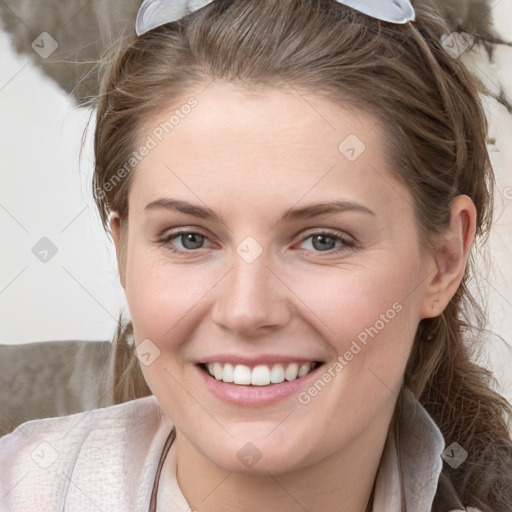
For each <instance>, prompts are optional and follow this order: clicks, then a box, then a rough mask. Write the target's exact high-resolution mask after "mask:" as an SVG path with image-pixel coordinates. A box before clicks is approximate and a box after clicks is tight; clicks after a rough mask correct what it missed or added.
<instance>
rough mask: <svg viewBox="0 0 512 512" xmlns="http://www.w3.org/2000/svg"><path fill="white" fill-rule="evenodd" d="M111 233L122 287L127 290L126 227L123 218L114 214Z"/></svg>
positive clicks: (111, 218)
mask: <svg viewBox="0 0 512 512" xmlns="http://www.w3.org/2000/svg"><path fill="white" fill-rule="evenodd" d="M110 231H111V233H112V239H113V240H114V246H115V248H116V257H117V268H118V271H119V278H120V280H121V286H122V287H123V288H126V282H125V277H126V276H125V267H126V245H127V242H128V241H127V240H126V235H127V233H126V226H124V225H123V222H122V221H121V218H120V217H119V215H118V214H117V213H112V214H111V217H110Z"/></svg>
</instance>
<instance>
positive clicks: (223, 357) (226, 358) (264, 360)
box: [198, 354, 322, 366]
mask: <svg viewBox="0 0 512 512" xmlns="http://www.w3.org/2000/svg"><path fill="white" fill-rule="evenodd" d="M317 361H318V362H322V361H320V359H318V358H315V357H311V358H304V357H298V356H297V357H296V356H288V355H277V354H266V355H265V354H264V355H260V356H258V357H248V356H246V355H239V356H237V355H233V354H216V355H213V356H208V357H204V358H202V359H200V360H199V361H198V364H208V363H231V364H232V365H237V364H243V365H245V366H257V365H259V364H271V363H285V364H289V363H310V362H317Z"/></svg>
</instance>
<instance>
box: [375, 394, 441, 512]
mask: <svg viewBox="0 0 512 512" xmlns="http://www.w3.org/2000/svg"><path fill="white" fill-rule="evenodd" d="M402 394H403V397H402V398H403V408H402V410H403V414H402V415H401V417H397V418H396V422H395V421H393V422H392V423H391V426H390V429H389V432H388V437H387V439H386V444H385V446H384V451H383V454H382V458H381V463H380V465H379V470H378V472H377V479H376V483H375V496H374V502H373V510H374V511H386V512H401V511H402V510H403V509H405V510H414V511H415V512H430V511H431V509H432V502H433V501H434V496H435V494H436V490H437V484H438V480H439V475H440V474H441V470H442V465H443V463H442V458H441V454H442V452H443V450H444V448H445V441H444V438H443V435H442V434H441V431H440V430H439V427H438V426H437V425H436V424H435V423H434V420H433V419H432V418H431V416H430V415H429V414H428V412H427V410H426V409H425V408H424V407H423V406H422V405H421V404H420V403H419V402H418V400H417V399H416V398H415V396H414V394H413V393H412V391H411V390H410V389H409V388H407V387H405V388H404V389H403V391H402Z"/></svg>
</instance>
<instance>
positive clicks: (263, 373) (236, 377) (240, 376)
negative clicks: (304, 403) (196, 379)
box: [207, 362, 314, 386]
mask: <svg viewBox="0 0 512 512" xmlns="http://www.w3.org/2000/svg"><path fill="white" fill-rule="evenodd" d="M313 366H314V363H304V364H301V365H300V366H299V364H298V363H290V364H288V365H287V366H286V368H285V367H284V366H283V365H282V364H274V365H272V367H271V368H270V366H269V365H265V364H260V365H257V366H255V367H254V368H253V369H252V370H251V368H250V367H249V366H246V365H244V364H237V365H235V366H234V367H233V365H232V364H230V363H218V362H215V363H208V365H207V368H208V372H209V373H210V375H212V377H215V378H216V379H217V380H222V381H224V382H233V383H234V384H239V385H244V386H248V385H250V384H252V385H253V386H268V385H269V384H279V383H281V382H284V380H285V379H286V380H287V381H292V380H295V379H297V378H300V377H304V375H306V374H308V373H309V372H310V371H311V369H312V368H313Z"/></svg>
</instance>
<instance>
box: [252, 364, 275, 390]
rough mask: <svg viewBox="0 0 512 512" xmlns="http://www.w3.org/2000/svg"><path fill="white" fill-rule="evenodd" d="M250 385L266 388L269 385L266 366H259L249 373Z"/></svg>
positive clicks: (268, 371) (268, 372) (268, 373)
mask: <svg viewBox="0 0 512 512" xmlns="http://www.w3.org/2000/svg"><path fill="white" fill-rule="evenodd" d="M251 384H252V385H253V386H266V385H267V384H270V370H269V369H268V366H265V365H264V364H260V365H259V366H255V367H254V368H253V370H252V373H251Z"/></svg>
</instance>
